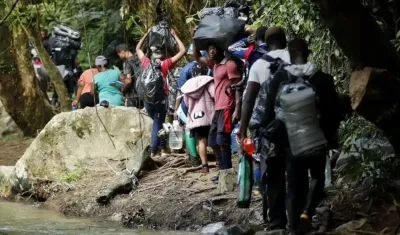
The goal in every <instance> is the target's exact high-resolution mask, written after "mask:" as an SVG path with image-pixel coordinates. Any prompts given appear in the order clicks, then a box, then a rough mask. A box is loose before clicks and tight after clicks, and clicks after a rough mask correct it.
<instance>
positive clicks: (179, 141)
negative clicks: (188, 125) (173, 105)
mask: <svg viewBox="0 0 400 235" xmlns="http://www.w3.org/2000/svg"><path fill="white" fill-rule="evenodd" d="M184 136H185V132H184V130H183V128H182V127H181V126H180V125H179V121H178V120H174V122H173V123H172V128H170V130H169V141H168V143H169V148H170V149H174V150H179V149H182V147H183V139H184Z"/></svg>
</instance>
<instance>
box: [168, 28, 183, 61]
mask: <svg viewBox="0 0 400 235" xmlns="http://www.w3.org/2000/svg"><path fill="white" fill-rule="evenodd" d="M171 35H172V37H174V38H175V40H176V42H177V43H178V49H179V52H178V53H177V54H176V55H174V56H173V57H172V58H171V61H172V64H176V63H177V62H178V61H179V60H180V59H181V58H182V57H183V56H184V55H185V53H186V49H185V45H183V43H182V41H181V39H180V38H179V37H178V35H176V33H175V30H173V29H171Z"/></svg>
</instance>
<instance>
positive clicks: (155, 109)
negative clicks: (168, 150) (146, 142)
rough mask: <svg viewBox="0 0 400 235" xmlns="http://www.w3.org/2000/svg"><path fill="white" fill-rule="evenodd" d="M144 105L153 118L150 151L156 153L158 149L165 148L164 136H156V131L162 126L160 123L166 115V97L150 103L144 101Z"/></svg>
mask: <svg viewBox="0 0 400 235" xmlns="http://www.w3.org/2000/svg"><path fill="white" fill-rule="evenodd" d="M144 107H145V109H146V112H147V113H148V114H149V116H150V117H151V118H152V119H153V129H152V131H151V152H152V153H156V152H157V151H158V149H164V148H165V144H166V143H165V138H163V137H158V135H157V133H158V132H159V131H160V130H161V129H162V128H163V126H162V124H163V123H164V122H165V116H166V115H167V99H165V101H163V102H160V103H157V104H150V103H147V102H144Z"/></svg>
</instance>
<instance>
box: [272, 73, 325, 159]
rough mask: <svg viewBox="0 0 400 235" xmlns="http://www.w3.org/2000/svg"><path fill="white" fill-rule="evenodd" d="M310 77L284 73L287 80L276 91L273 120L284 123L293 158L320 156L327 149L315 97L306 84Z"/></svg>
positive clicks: (317, 102)
mask: <svg viewBox="0 0 400 235" xmlns="http://www.w3.org/2000/svg"><path fill="white" fill-rule="evenodd" d="M316 71H318V70H316ZM314 74H315V72H314V73H312V74H310V75H308V76H303V77H299V76H294V75H292V74H290V73H289V72H286V77H287V79H286V80H283V81H282V82H280V84H279V88H278V89H277V92H276V97H275V107H274V109H275V119H276V120H278V121H280V122H282V123H283V124H284V126H285V129H286V134H287V140H288V141H289V145H290V149H291V152H292V155H293V156H294V157H307V156H313V155H316V154H321V153H323V152H324V151H325V150H326V147H327V140H326V138H325V135H324V132H323V130H322V128H321V126H320V112H319V97H318V96H317V93H316V91H315V88H314V87H313V86H312V84H311V83H310V82H309V79H310V78H311V77H312V76H313V75H314Z"/></svg>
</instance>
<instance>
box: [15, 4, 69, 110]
mask: <svg viewBox="0 0 400 235" xmlns="http://www.w3.org/2000/svg"><path fill="white" fill-rule="evenodd" d="M29 4H31V5H33V4H37V3H35V2H32V1H27V0H21V1H20V5H22V6H24V8H22V9H23V10H25V11H28V9H26V7H27V6H28V5H29ZM34 25H35V24H33V25H21V27H22V28H23V30H24V31H25V33H26V35H27V36H28V38H29V40H30V41H31V43H32V44H33V46H34V47H35V49H36V51H37V53H38V55H39V58H40V60H41V61H42V62H43V65H44V67H45V69H46V71H47V73H48V74H49V77H50V81H51V83H52V84H53V87H54V90H55V92H56V93H57V95H58V100H59V102H60V108H61V111H71V108H72V107H71V98H70V97H69V94H68V90H67V88H66V86H65V84H64V82H63V78H62V76H61V74H60V72H59V70H58V69H57V67H56V65H55V64H54V63H53V61H52V60H51V59H50V56H49V55H48V53H47V51H46V50H45V49H44V46H43V43H42V40H41V39H40V34H39V31H38V30H36V29H35V28H34Z"/></svg>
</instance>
